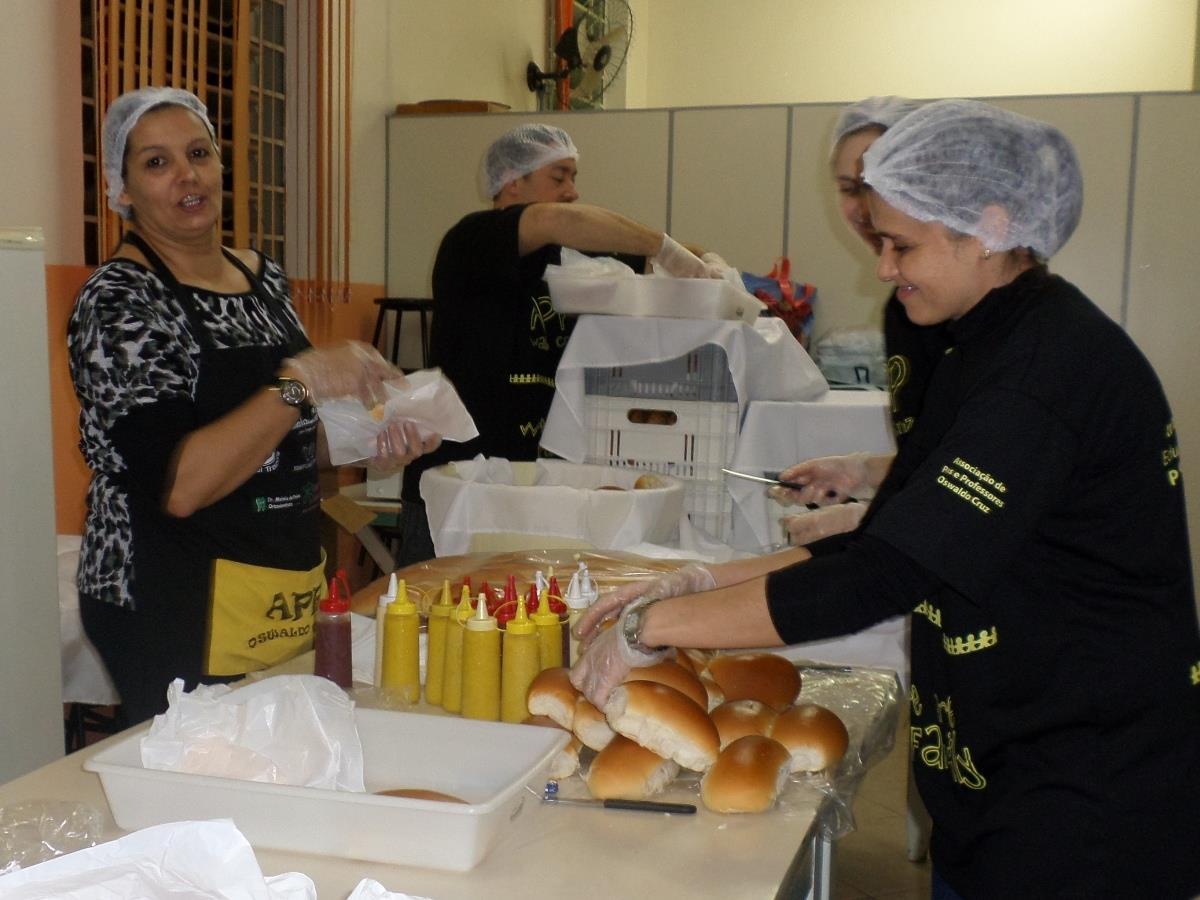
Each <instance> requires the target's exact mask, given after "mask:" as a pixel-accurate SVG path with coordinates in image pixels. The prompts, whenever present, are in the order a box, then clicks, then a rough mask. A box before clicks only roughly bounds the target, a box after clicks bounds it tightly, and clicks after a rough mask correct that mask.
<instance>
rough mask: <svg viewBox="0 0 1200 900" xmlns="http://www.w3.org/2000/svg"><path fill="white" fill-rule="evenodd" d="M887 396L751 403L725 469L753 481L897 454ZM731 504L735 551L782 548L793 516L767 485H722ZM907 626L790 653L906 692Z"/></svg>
mask: <svg viewBox="0 0 1200 900" xmlns="http://www.w3.org/2000/svg"><path fill="white" fill-rule="evenodd" d="M889 402H890V401H889V395H888V394H887V393H886V392H884V391H829V392H828V393H827V394H825V396H823V397H821V398H820V399H819V400H815V401H812V402H795V403H774V402H765V401H755V402H753V403H751V404H750V406H749V408H748V409H747V410H746V418H745V420H744V421H743V422H742V428H741V432H740V433H739V435H738V442H737V446H736V448H735V450H734V457H733V465H732V466H730V468H732V469H734V470H736V471H738V472H746V473H748V474H751V475H763V474H764V473H772V474H774V473H778V472H779V471H781V470H782V469H786V468H787V467H788V466H790V465H793V464H795V463H798V462H800V461H801V460H803V459H810V458H812V457H815V456H834V455H837V454H842V453H853V452H855V451H859V450H865V451H867V452H869V453H890V452H892V451H893V450H894V449H895V442H894V440H893V431H892V424H891V413H890V408H889ZM725 484H726V487H727V488H728V490H729V493H730V494H731V495H732V496H733V501H734V511H733V523H734V525H733V528H734V544H735V545H736V546H738V547H739V548H741V549H746V550H757V551H759V552H762V551H763V550H765V549H767V548H769V547H771V546H778V545H782V544H784V543H786V538H785V536H784V534H783V529H782V526H780V524H779V518H780V517H781V516H784V515H788V514H789V513H795V512H797V509H796V508H795V507H793V508H790V509H789V508H788V507H784V506H780V505H779V504H777V503H776V502H775V501H773V500H770V499H769V498H768V497H767V492H766V487H767V486H766V485H763V484H757V483H755V482H753V481H747V480H745V479H741V478H732V477H727V478H726V481H725ZM907 622H908V619H907V617H906V616H896V617H895V618H892V619H888V620H887V621H884V622H880V623H879V624H878V625H875V626H873V627H871V628H868V629H866V630H864V631H860V632H859V633H857V634H853V635H849V636H847V637H843V638H838V639H836V640H831V641H812V642H810V643H806V644H797V645H795V646H792V647H789V648H787V650H786V651H784V652H785V655H787V656H788V657H789V658H791V659H813V660H819V661H821V662H827V663H835V664H838V665H846V666H885V667H887V668H890V669H894V670H895V671H896V672H897V674H898V675H899V676H900V680H901V682H902V684H903V685H904V686H905V689H907V684H908V625H907Z"/></svg>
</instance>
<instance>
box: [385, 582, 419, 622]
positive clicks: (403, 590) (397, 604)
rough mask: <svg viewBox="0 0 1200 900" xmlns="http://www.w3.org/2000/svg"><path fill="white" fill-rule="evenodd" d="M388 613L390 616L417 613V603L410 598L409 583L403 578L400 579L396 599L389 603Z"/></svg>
mask: <svg viewBox="0 0 1200 900" xmlns="http://www.w3.org/2000/svg"><path fill="white" fill-rule="evenodd" d="M387 614H388V615H389V616H415V615H416V614H417V604H415V603H413V602H412V601H411V600H409V599H408V585H407V584H406V583H405V581H404V579H403V578H401V579H400V584H399V590H398V591H397V593H396V599H395V600H393V601H392V602H391V603H389V604H388V608H387Z"/></svg>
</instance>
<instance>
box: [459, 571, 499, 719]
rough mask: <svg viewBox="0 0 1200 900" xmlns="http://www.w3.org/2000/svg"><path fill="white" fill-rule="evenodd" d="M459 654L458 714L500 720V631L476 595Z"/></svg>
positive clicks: (484, 601) (483, 599)
mask: <svg viewBox="0 0 1200 900" xmlns="http://www.w3.org/2000/svg"><path fill="white" fill-rule="evenodd" d="M466 625H467V631H466V633H465V634H464V635H463V654H462V660H463V663H462V714H463V715H464V716H466V717H467V718H468V719H486V720H488V721H490V722H495V721H496V720H497V719H499V718H500V628H499V627H498V626H497V624H496V617H495V616H493V615H491V614H490V613H489V612H488V610H487V598H486V597H485V596H484V595H483V594H480V595H479V605H478V606H477V607H476V609H475V615H474V616H472V617H471V618H470V619H467V623H466Z"/></svg>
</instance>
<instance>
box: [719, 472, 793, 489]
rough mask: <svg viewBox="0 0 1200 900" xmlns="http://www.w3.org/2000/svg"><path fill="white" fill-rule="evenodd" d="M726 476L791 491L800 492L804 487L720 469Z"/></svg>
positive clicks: (791, 482) (775, 479)
mask: <svg viewBox="0 0 1200 900" xmlns="http://www.w3.org/2000/svg"><path fill="white" fill-rule="evenodd" d="M721 471H722V472H724V473H725V474H726V475H732V476H733V477H734V478H745V479H746V480H747V481H758V482H761V483H763V484H777V485H779V486H780V487H785V488H791V489H792V490H793V491H802V490H804V488H805V485H803V484H799V483H797V482H795V481H780V480H779V479H778V478H764V477H763V476H762V475H751V474H750V473H749V472H735V471H734V470H733V469H722V470H721Z"/></svg>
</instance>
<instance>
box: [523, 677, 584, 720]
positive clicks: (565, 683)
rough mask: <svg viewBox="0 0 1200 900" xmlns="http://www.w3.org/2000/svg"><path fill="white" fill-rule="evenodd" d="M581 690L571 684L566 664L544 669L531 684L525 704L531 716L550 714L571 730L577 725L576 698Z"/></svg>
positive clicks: (549, 715)
mask: <svg viewBox="0 0 1200 900" xmlns="http://www.w3.org/2000/svg"><path fill="white" fill-rule="evenodd" d="M578 697H579V691H577V690H576V689H575V685H573V684H571V679H570V670H569V669H567V667H566V666H555V667H554V668H552V669H542V671H540V672H538V673H537V676H536V677H535V678H534V679H533V681H532V682H531V683H530V685H529V690H528V692H526V694H525V706H526V708H527V709H528V710H529V714H530V715H531V716H548V717H549V718H551V719H553V720H554V721H555V722H557V723H558V724H559V725H560V726H562V727H563V728H565V729H567V731H570V730H571V729H572V728H573V727H574V725H575V700H576V698H578Z"/></svg>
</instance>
